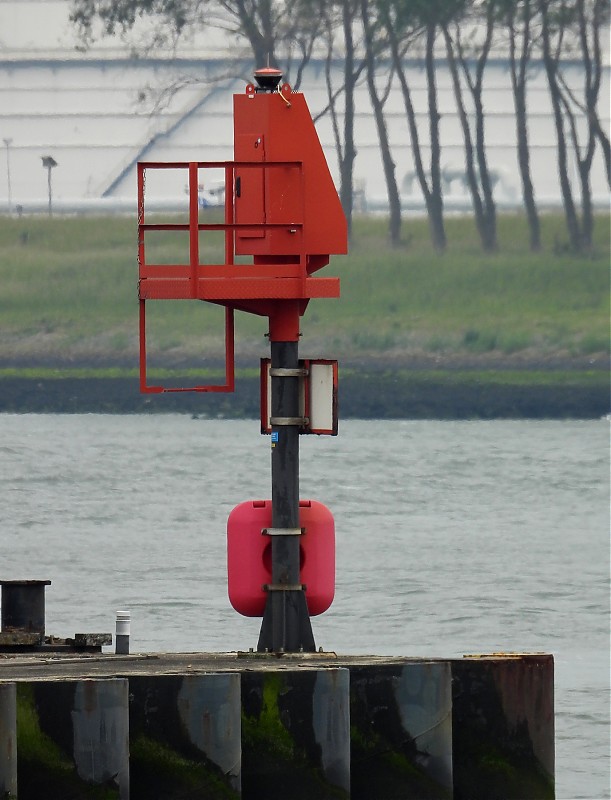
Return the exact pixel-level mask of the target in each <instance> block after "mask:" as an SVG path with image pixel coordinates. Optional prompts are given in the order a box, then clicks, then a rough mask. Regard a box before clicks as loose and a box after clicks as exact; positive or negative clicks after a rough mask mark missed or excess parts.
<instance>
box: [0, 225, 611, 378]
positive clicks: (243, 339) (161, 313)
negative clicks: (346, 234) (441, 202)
mask: <svg viewBox="0 0 611 800" xmlns="http://www.w3.org/2000/svg"><path fill="white" fill-rule="evenodd" d="M542 222H543V243H544V246H543V250H542V252H541V253H538V254H532V253H530V252H529V250H528V236H527V230H526V226H525V223H524V220H523V219H522V218H521V217H518V216H515V215H506V216H503V217H501V218H500V219H499V241H500V251H499V252H498V253H496V254H492V255H490V254H484V253H482V252H481V249H480V247H479V242H478V237H477V234H476V231H475V227H474V224H473V221H472V220H471V219H470V218H449V219H448V221H447V235H448V242H449V244H448V250H447V252H446V254H444V255H443V256H439V255H437V254H435V253H434V251H433V250H432V248H431V246H430V243H429V236H428V229H427V223H426V221H425V220H420V219H418V220H409V219H406V220H405V221H404V224H403V236H404V240H405V241H404V244H403V245H402V246H401V247H399V248H396V249H391V248H389V247H388V245H387V244H386V227H387V225H386V221H385V220H384V219H376V218H363V219H356V220H355V225H354V237H353V241H352V243H351V248H350V255H349V256H346V257H341V256H338V257H335V258H333V259H332V261H331V264H330V266H329V267H327V268H325V270H324V271H323V272H322V273H319V274H322V275H325V274H326V275H339V276H340V278H341V290H342V296H341V298H340V299H339V300H318V301H312V302H311V303H310V306H309V308H308V311H307V313H306V315H305V317H304V320H303V324H302V332H303V347H304V350H305V349H307V347H306V345H307V343H308V342H309V343H310V349H314V350H317V351H319V352H317V354H321V355H328V356H329V357H333V356H337V355H339V356H340V357H341V358H344V359H345V358H346V357H361V356H372V355H373V356H380V355H392V356H393V357H394V358H398V359H401V358H403V357H405V358H407V357H408V356H409V355H410V354H414V353H416V354H422V353H424V354H429V355H435V354H437V355H438V354H443V355H449V356H459V357H460V356H469V357H478V356H481V355H483V354H484V355H485V354H490V353H492V354H495V355H496V356H498V357H499V358H500V359H502V358H505V357H509V356H514V355H515V354H520V353H524V354H529V355H530V356H532V357H533V359H534V360H536V359H537V358H539V357H541V356H545V355H549V354H563V355H567V356H577V357H587V356H591V355H594V354H600V353H605V352H608V349H609V216H608V215H605V216H600V217H598V218H597V224H596V228H595V246H594V251H593V253H592V254H591V255H589V256H582V257H576V256H573V255H570V254H568V253H565V252H564V251H563V248H562V246H561V245H562V242H563V240H564V239H566V236H565V235H564V229H563V219H562V217H561V216H560V215H557V216H556V215H552V216H549V217H544V218H543V220H542ZM220 252H221V251H220V242H218V241H213V242H212V244H211V245H210V246H207V247H206V260H207V261H214V260H216V259H220V258H221V255H220ZM184 254H185V246H184V242H183V241H176V236H175V235H174V234H172V235H170V236H168V237H165V238H164V236H163V235H160V237H159V239H158V241H156V242H155V255H156V258H158V259H159V260H160V261H165V260H167V261H169V262H172V261H173V260H179V261H183V262H184V260H185V256H184ZM0 282H1V287H2V288H1V291H0V319H1V323H0V361H2V360H3V361H4V362H5V363H6V362H17V363H18V362H20V361H26V360H27V362H28V363H40V364H44V363H45V361H46V360H47V359H58V360H61V361H62V362H63V363H65V362H66V361H70V360H71V359H72V360H73V361H74V362H75V363H77V362H78V363H80V364H82V363H89V362H91V363H99V362H100V361H104V362H105V363H110V364H112V363H127V362H128V363H130V364H135V363H136V360H137V339H138V330H137V328H138V323H137V317H138V304H137V286H136V284H137V261H136V226H135V220H134V219H131V218H125V217H112V218H103V219H98V218H92V217H65V218H59V217H56V218H53V219H48V218H44V217H24V218H22V219H8V218H0ZM147 311H148V315H149V321H150V325H149V331H150V334H149V346H150V349H151V352H153V353H156V354H158V356H159V358H160V365H165V364H171V363H172V362H173V361H174V360H176V359H179V358H181V357H183V356H189V355H190V354H195V353H203V354H204V356H207V357H208V358H217V357H218V355H219V353H220V352H221V350H222V330H223V311H222V309H220V308H217V307H214V306H212V305H210V304H202V303H199V302H197V301H188V302H187V301H173V302H160V303H148V304H147ZM236 321H237V322H236V327H237V349H236V351H237V353H239V352H240V348H241V347H243V348H246V349H249V348H250V349H252V348H257V347H258V348H259V349H260V351H261V354H263V353H264V351H265V350H266V348H267V345H266V343H265V340H264V338H263V337H264V334H265V332H266V331H267V320H266V319H265V318H261V317H257V316H253V315H247V314H238V315H237V317H236Z"/></svg>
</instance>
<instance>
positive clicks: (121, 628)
mask: <svg viewBox="0 0 611 800" xmlns="http://www.w3.org/2000/svg"><path fill="white" fill-rule="evenodd" d="M130 622H131V617H130V612H129V611H117V622H116V631H115V653H116V654H117V655H122V656H125V655H128V654H129V634H130Z"/></svg>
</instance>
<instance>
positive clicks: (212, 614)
mask: <svg viewBox="0 0 611 800" xmlns="http://www.w3.org/2000/svg"><path fill="white" fill-rule="evenodd" d="M269 448H270V439H269V437H263V436H261V435H260V434H259V432H258V423H257V422H255V421H229V420H205V419H194V418H191V417H189V416H186V415H150V416H146V415H141V416H119V415H117V416H105V415H67V416H62V415H52V414H49V415H11V414H5V415H0V542H1V545H2V547H1V553H2V567H1V570H0V578H1V579H5V580H6V579H18V578H19V579H23V578H30V579H32V578H37V579H43V578H44V579H50V580H52V585H51V586H49V587H48V588H47V593H46V605H47V625H46V628H47V633H52V634H54V635H57V636H72V635H73V634H74V633H75V632H81V631H92V632H99V631H108V632H114V617H115V611H116V610H117V609H128V610H130V611H131V616H132V643H131V647H132V651H133V652H136V651H140V652H143V651H160V650H173V651H200V650H201V651H230V650H240V649H248V647H250V646H256V642H257V637H258V629H259V620H258V619H247V618H243V617H240V616H239V615H237V614H236V613H235V612H234V611H233V610H232V608H231V607H230V605H229V602H228V600H227V592H226V569H225V524H226V520H227V516H228V514H229V512H230V510H231V509H232V508H233V507H234V506H235V505H237V504H238V503H240V502H242V501H243V500H249V499H265V498H268V497H269V496H270V488H269V484H270V450H269ZM300 494H301V497H302V498H312V499H316V500H319V501H321V502H323V503H325V504H326V505H328V506H329V507H330V508H331V510H332V511H333V514H334V516H335V521H336V536H337V581H336V597H335V601H334V603H333V605H332V606H331V609H330V610H329V611H328V612H326V613H325V614H323V615H322V616H320V617H316V618H314V619H313V628H314V636H315V639H316V644H317V646H322V647H323V648H324V649H327V650H335V651H336V652H339V653H346V654H349V653H361V654H363V653H376V654H380V655H407V656H460V655H462V654H464V653H486V652H493V651H545V652H551V653H553V654H554V656H555V663H556V771H557V776H556V777H557V797H558V798H560V800H574V799H575V798H589V799H591V800H602V799H603V798H608V797H609V796H610V788H609V616H608V615H609V422H608V421H607V420H599V421H582V422H573V421H571V422H540V421H537V422H534V421H492V422H489V421H486V422H434V421H418V422H411V421H404V422H396V421H392V422H388V421H374V422H365V421H357V420H348V421H345V422H342V423H341V425H340V435H339V436H338V437H337V438H335V437H320V438H319V437H314V436H303V437H301V492H300Z"/></svg>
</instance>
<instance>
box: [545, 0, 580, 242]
mask: <svg viewBox="0 0 611 800" xmlns="http://www.w3.org/2000/svg"><path fill="white" fill-rule="evenodd" d="M547 5H548V0H541V2H540V9H541V23H542V29H541V33H542V41H543V63H544V65H545V73H546V75H547V83H548V86H549V90H550V99H551V101H552V111H553V114H554V125H555V127H556V139H557V146H558V149H557V154H558V177H559V180H560V189H561V191H562V200H563V204H564V216H565V219H566V226H567V231H568V234H569V244H570V247H571V249H572V250H573V251H575V252H578V251H579V249H580V247H581V231H580V228H579V220H578V218H577V211H576V209H575V201H574V200H573V192H572V189H571V181H570V179H569V173H568V157H567V146H566V136H565V133H564V119H563V114H562V97H561V93H560V87H559V85H558V74H557V70H558V61H557V56H556V55H554V54H553V53H552V48H551V39H550V37H551V31H550V22H549V17H548V13H547Z"/></svg>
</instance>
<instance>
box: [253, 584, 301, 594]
mask: <svg viewBox="0 0 611 800" xmlns="http://www.w3.org/2000/svg"><path fill="white" fill-rule="evenodd" d="M261 588H262V589H263V591H264V592H300V591H301V590H302V589H303V591H305V590H306V588H307V587H306V585H305V583H264V584H263V586H262V587H261Z"/></svg>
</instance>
